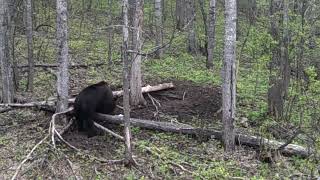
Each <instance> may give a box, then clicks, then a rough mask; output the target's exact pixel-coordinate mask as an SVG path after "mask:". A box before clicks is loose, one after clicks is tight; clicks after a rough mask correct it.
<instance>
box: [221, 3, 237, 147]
mask: <svg viewBox="0 0 320 180" xmlns="http://www.w3.org/2000/svg"><path fill="white" fill-rule="evenodd" d="M236 19H237V7H236V0H226V1H225V45H224V62H223V86H222V122H223V129H224V133H223V140H224V148H225V151H226V152H231V151H234V149H235V141H234V119H235V114H236V76H235V75H236Z"/></svg>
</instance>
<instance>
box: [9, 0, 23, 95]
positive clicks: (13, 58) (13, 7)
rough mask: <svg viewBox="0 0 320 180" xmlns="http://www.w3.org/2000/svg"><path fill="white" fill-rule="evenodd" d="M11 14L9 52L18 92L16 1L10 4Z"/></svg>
mask: <svg viewBox="0 0 320 180" xmlns="http://www.w3.org/2000/svg"><path fill="white" fill-rule="evenodd" d="M9 12H10V24H11V27H10V31H11V32H10V38H9V39H10V40H9V46H10V48H9V51H10V53H9V54H10V55H11V62H12V70H13V72H12V74H13V83H12V84H13V89H14V90H18V89H19V81H20V77H19V71H18V68H17V66H18V65H17V61H16V56H15V32H16V22H15V21H16V16H17V3H16V0H12V1H10V3H9Z"/></svg>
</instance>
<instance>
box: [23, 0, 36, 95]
mask: <svg viewBox="0 0 320 180" xmlns="http://www.w3.org/2000/svg"><path fill="white" fill-rule="evenodd" d="M24 4H25V12H26V18H25V21H26V22H25V26H26V35H27V45H28V66H29V67H28V84H27V90H28V91H31V92H32V91H33V77H34V61H33V32H32V31H33V30H32V3H31V0H24Z"/></svg>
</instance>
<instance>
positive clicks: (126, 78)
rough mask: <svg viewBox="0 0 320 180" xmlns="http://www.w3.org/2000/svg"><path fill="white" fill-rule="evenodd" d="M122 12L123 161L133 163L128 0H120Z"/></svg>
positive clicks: (128, 163)
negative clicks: (121, 0)
mask: <svg viewBox="0 0 320 180" xmlns="http://www.w3.org/2000/svg"><path fill="white" fill-rule="evenodd" d="M122 3H123V4H122V13H123V23H124V26H123V45H122V60H123V91H124V94H123V108H124V109H123V111H124V133H125V145H126V147H125V163H126V164H127V165H129V166H130V165H131V164H133V162H134V161H133V158H132V146H131V131H130V103H129V95H130V94H129V63H130V61H129V58H128V45H129V37H128V36H129V30H128V6H129V5H128V0H123V2H122Z"/></svg>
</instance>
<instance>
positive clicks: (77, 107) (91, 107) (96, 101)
mask: <svg viewBox="0 0 320 180" xmlns="http://www.w3.org/2000/svg"><path fill="white" fill-rule="evenodd" d="M115 107H116V103H115V99H114V97H113V94H112V90H111V88H110V87H109V85H108V83H107V82H105V81H101V82H99V83H97V84H93V85H91V86H88V87H86V88H85V89H83V90H82V91H81V92H80V93H79V95H78V96H77V97H76V100H75V104H74V112H75V117H76V121H77V124H78V129H79V131H86V132H87V134H88V137H92V136H96V135H97V134H98V132H99V131H98V129H97V128H96V127H95V126H94V124H93V115H94V114H95V113H96V112H98V113H103V114H110V113H112V112H113V110H114V108H115Z"/></svg>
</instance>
